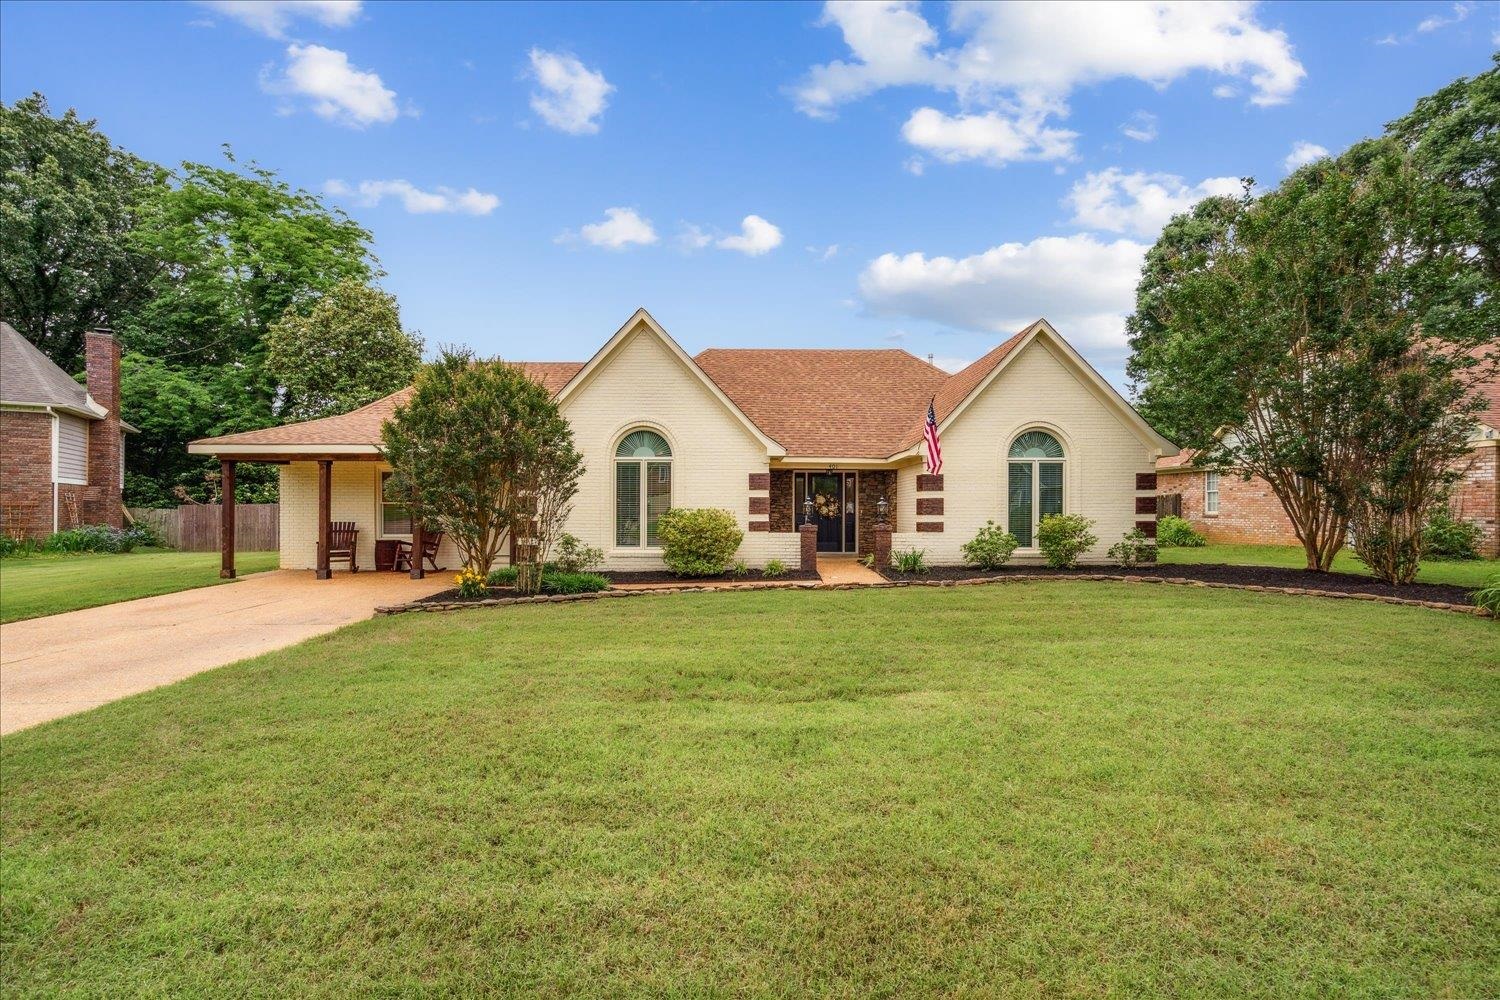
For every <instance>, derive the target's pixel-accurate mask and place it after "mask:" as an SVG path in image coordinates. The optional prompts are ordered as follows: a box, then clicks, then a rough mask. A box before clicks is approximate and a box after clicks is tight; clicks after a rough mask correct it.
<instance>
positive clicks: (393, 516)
mask: <svg viewBox="0 0 1500 1000" xmlns="http://www.w3.org/2000/svg"><path fill="white" fill-rule="evenodd" d="M391 475H392V474H391V473H389V472H382V473H381V474H380V536H381V537H382V538H410V537H411V512H410V511H408V510H407V509H406V504H405V502H403V501H401V500H393V499H391V487H390V483H391Z"/></svg>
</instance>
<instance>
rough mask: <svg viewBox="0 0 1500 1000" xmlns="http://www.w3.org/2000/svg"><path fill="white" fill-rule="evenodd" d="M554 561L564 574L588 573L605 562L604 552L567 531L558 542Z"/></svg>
mask: <svg viewBox="0 0 1500 1000" xmlns="http://www.w3.org/2000/svg"><path fill="white" fill-rule="evenodd" d="M552 561H553V563H554V564H555V565H556V566H557V568H558V569H559V570H561V571H562V572H564V573H586V572H588V571H589V570H591V569H593V568H594V567H595V566H598V565H599V564H600V563H602V562H603V561H604V550H603V549H596V548H594V547H593V546H591V545H585V544H583V542H581V541H579V540H578V538H577V536H575V535H570V534H568V533H567V532H566V531H565V532H563V534H562V537H561V538H559V539H558V540H557V550H556V551H555V552H554V553H553V557H552Z"/></svg>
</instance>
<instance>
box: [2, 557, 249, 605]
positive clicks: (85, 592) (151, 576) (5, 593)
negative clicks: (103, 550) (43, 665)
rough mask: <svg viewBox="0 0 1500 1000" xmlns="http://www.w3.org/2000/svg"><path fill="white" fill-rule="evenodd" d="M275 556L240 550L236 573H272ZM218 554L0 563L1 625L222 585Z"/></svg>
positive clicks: (71, 558)
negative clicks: (270, 570) (268, 570)
mask: <svg viewBox="0 0 1500 1000" xmlns="http://www.w3.org/2000/svg"><path fill="white" fill-rule="evenodd" d="M276 563H277V554H276V553H275V552H240V553H237V554H236V555H235V569H236V570H238V571H239V572H240V573H241V574H244V573H258V572H260V571H261V570H267V569H275V568H276ZM227 582H228V581H226V580H220V579H219V554H218V553H217V552H168V551H161V550H157V549H141V550H139V551H136V552H129V553H124V554H119V555H110V554H96V553H90V554H81V555H66V554H51V553H47V554H42V555H35V556H26V557H20V558H11V559H4V560H0V622H14V621H20V620H21V619H23V618H40V617H41V616H43V615H55V614H58V613H59V612H63V611H76V610H78V609H79V608H94V607H98V606H99V605H101V604H114V603H116V602H118V601H130V600H134V599H135V598H137V597H151V596H154V595H156V594H170V593H172V592H173V591H177V590H192V589H193V588H194V587H208V586H212V585H213V584H217V583H227Z"/></svg>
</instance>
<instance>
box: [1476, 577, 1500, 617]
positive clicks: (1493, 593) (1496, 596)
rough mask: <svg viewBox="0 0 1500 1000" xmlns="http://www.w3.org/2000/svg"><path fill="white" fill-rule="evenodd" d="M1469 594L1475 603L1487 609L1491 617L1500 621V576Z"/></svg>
mask: <svg viewBox="0 0 1500 1000" xmlns="http://www.w3.org/2000/svg"><path fill="white" fill-rule="evenodd" d="M1469 596H1470V597H1472V598H1473V599H1474V603H1475V604H1476V605H1478V606H1479V607H1481V608H1483V609H1484V610H1486V611H1488V612H1489V613H1490V617H1491V618H1492V619H1494V620H1495V621H1500V576H1497V577H1495V578H1494V579H1493V580H1491V581H1490V582H1489V583H1487V584H1485V585H1484V586H1483V587H1480V588H1479V589H1478V590H1476V591H1474V593H1472V594H1470V595H1469Z"/></svg>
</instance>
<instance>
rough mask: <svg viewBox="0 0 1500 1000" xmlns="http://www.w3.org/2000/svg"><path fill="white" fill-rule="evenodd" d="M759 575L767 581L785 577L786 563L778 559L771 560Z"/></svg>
mask: <svg viewBox="0 0 1500 1000" xmlns="http://www.w3.org/2000/svg"><path fill="white" fill-rule="evenodd" d="M760 575H761V576H763V577H765V578H766V579H767V580H774V579H776V578H777V577H778V576H786V563H784V562H782V561H781V560H780V559H772V560H770V561H769V562H767V563H766V568H765V569H763V570H761V571H760Z"/></svg>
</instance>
